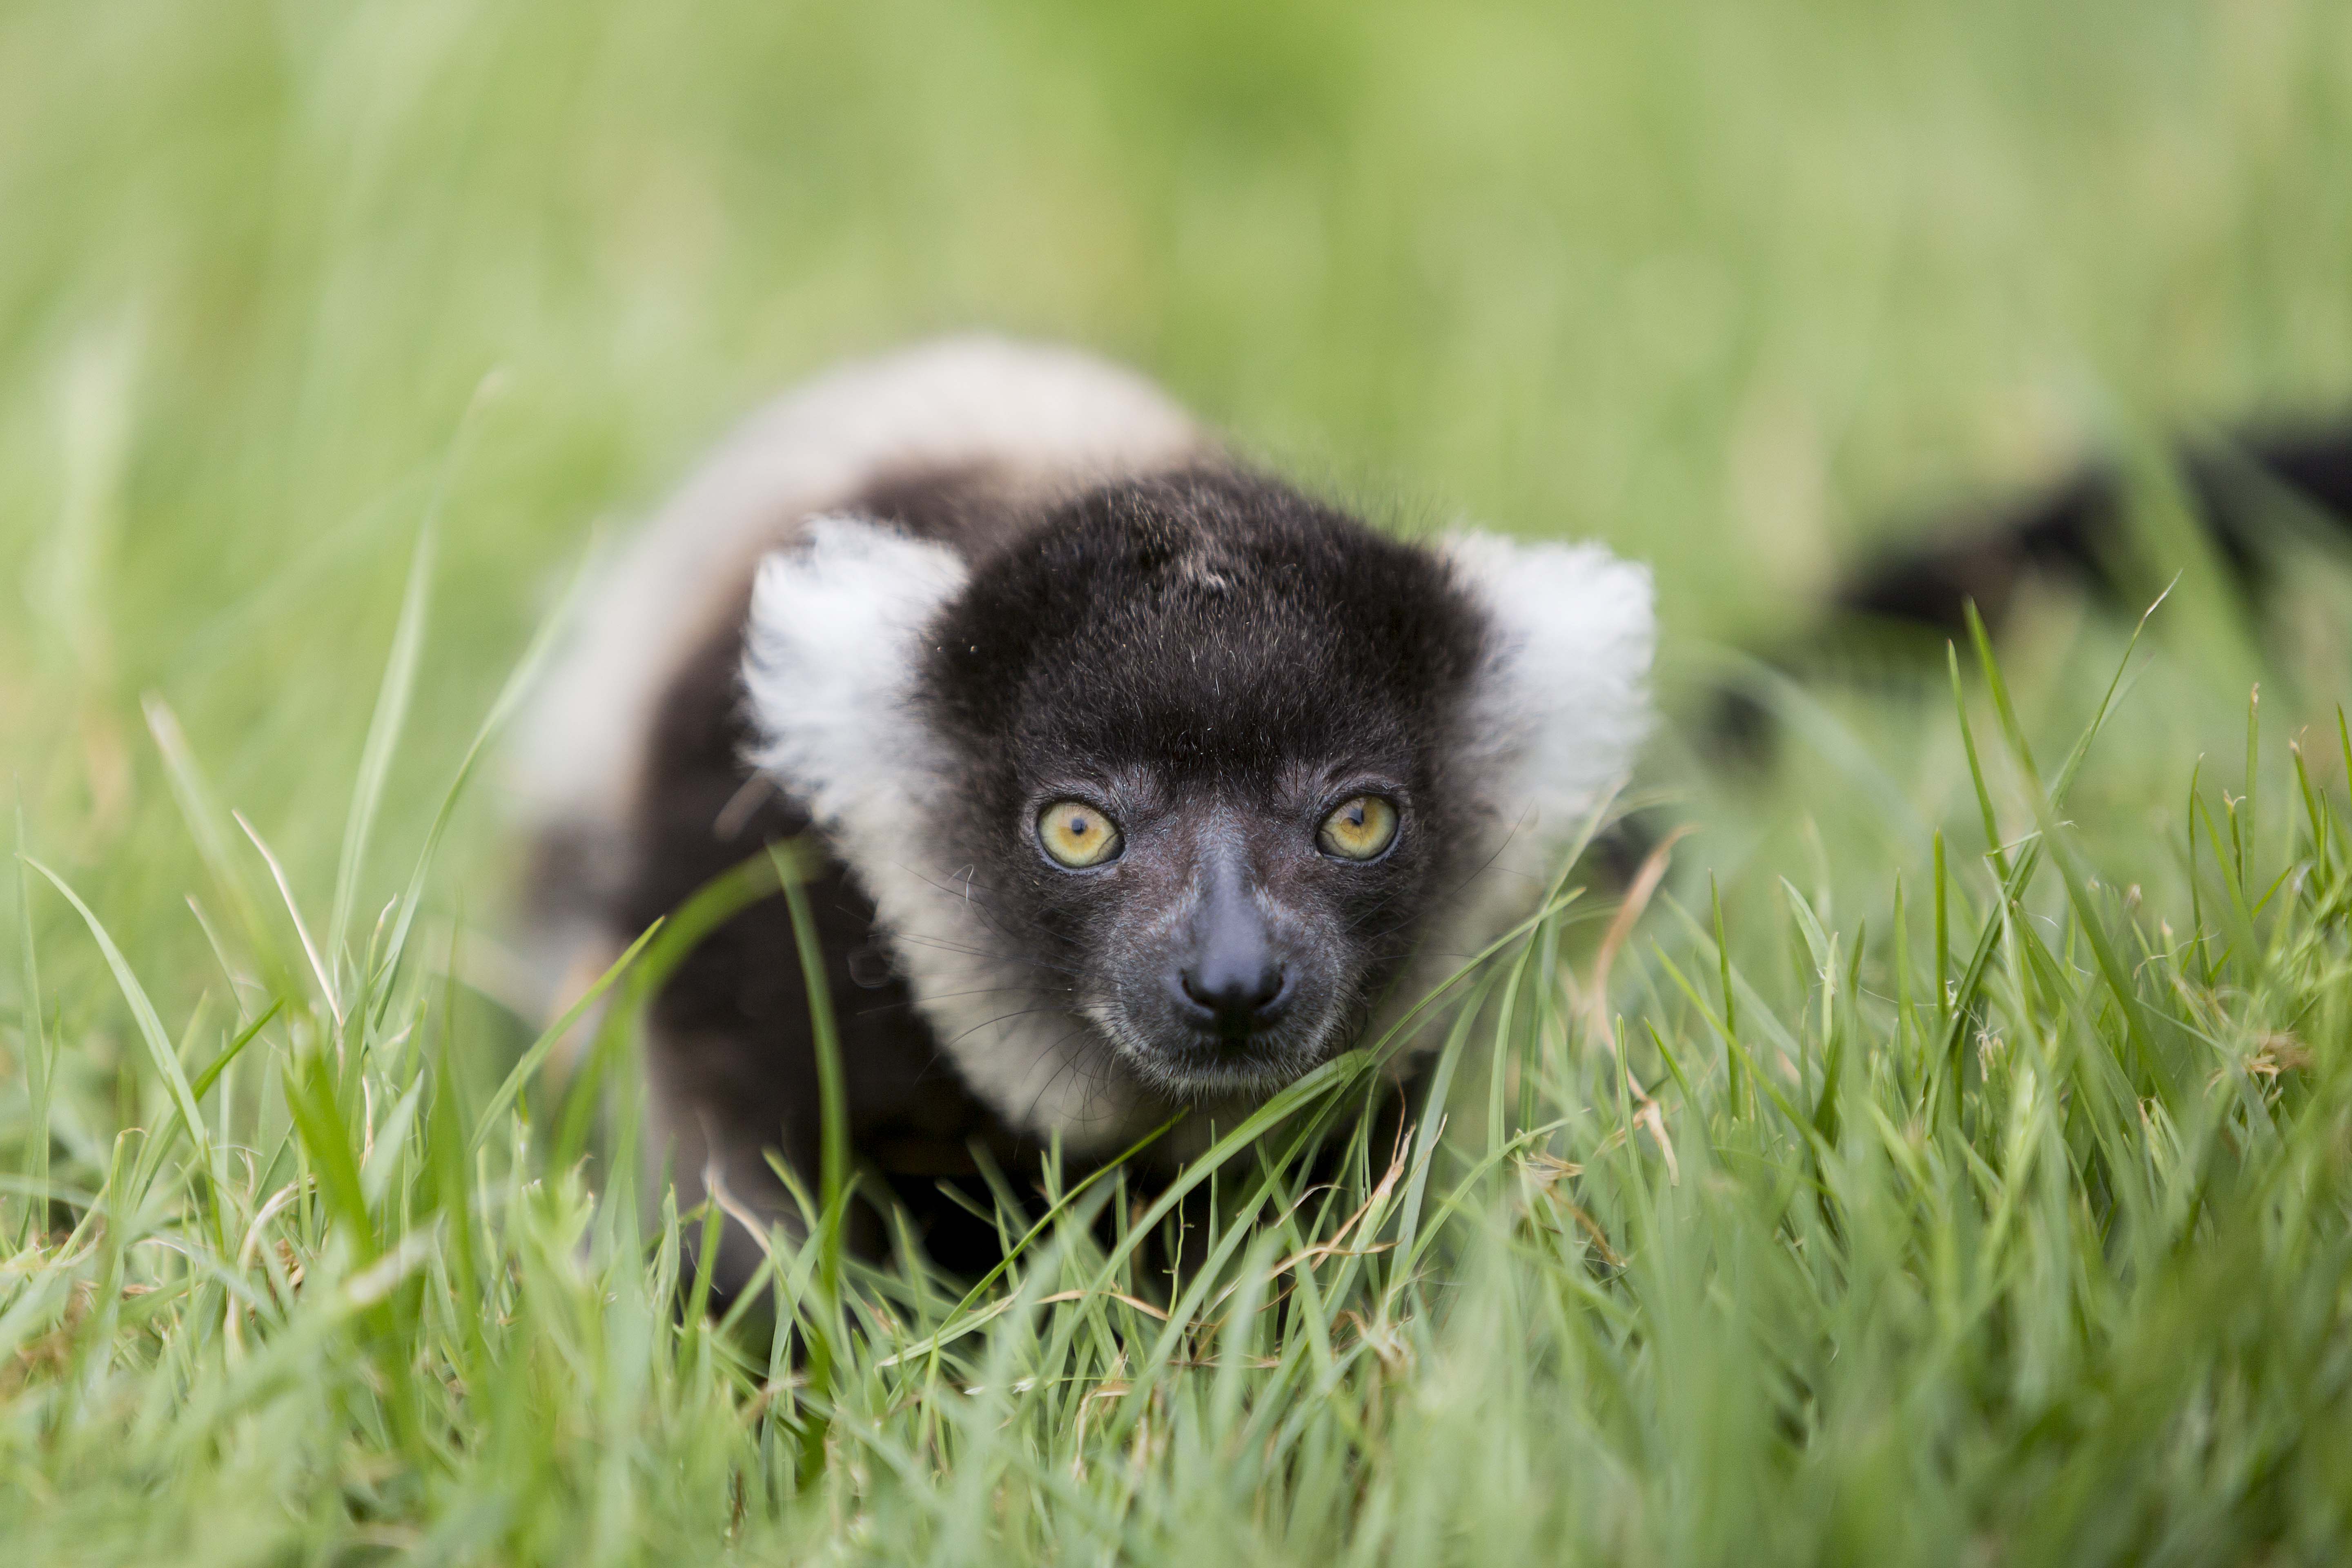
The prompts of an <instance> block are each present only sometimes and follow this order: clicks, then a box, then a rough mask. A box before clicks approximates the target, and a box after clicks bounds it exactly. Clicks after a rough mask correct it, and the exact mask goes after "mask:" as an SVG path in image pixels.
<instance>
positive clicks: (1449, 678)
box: [747, 469, 1650, 1128]
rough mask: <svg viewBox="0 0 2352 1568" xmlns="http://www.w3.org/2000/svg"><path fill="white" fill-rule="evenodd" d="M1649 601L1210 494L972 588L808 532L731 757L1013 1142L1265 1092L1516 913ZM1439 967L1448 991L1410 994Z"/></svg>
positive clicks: (1108, 516) (1301, 503) (907, 545)
mask: <svg viewBox="0 0 2352 1568" xmlns="http://www.w3.org/2000/svg"><path fill="white" fill-rule="evenodd" d="M1649 644H1650V613H1649V594H1648V580H1647V577H1646V574H1643V573H1642V572H1641V571H1640V570H1639V569H1638V568H1634V567H1630V566H1627V565H1625V564H1623V563H1619V562H1617V561H1614V560H1613V559H1612V558H1610V557H1609V556H1607V555H1606V554H1605V553H1604V552H1600V551H1597V550H1592V549H1589V548H1588V549H1581V550H1570V549H1567V548H1564V547H1561V546H1556V545H1555V546H1531V547H1520V546H1513V545H1509V544H1506V543H1503V542H1498V541H1494V540H1487V539H1468V540H1456V541H1454V542H1450V543H1449V544H1448V546H1447V547H1445V548H1444V550H1442V551H1433V550H1430V549H1425V548H1422V547H1419V546H1416V545H1412V544H1408V543H1404V542H1399V541H1397V540H1394V539H1391V538H1389V537H1386V536H1384V535H1381V534H1380V533H1377V532H1375V531H1372V530H1370V528H1367V527H1366V526H1364V525H1363V524H1362V523H1360V522H1358V521H1355V520H1353V519H1351V518H1349V517H1347V516H1345V515H1343V514H1341V513H1339V512H1338V511H1335V510H1331V509H1329V508H1328V507H1325V506H1322V505H1320V504H1318V503H1317V502H1314V501H1312V500H1307V499H1306V498H1304V497H1302V496H1300V495H1298V494H1297V493H1296V492H1294V491H1292V490H1290V489H1286V488H1284V487H1282V486H1279V485H1277V484H1275V483H1272V482H1270V481H1267V480H1265V479H1258V478H1255V477H1254V476H1248V475H1244V474H1237V473H1234V472H1233V471H1230V470H1223V469H1213V470H1203V471H1199V472H1187V473H1179V474H1173V475H1167V476H1161V477H1159V478H1154V479H1146V480H1139V481H1130V482H1124V483H1120V484H1117V485H1113V486H1109V487H1107V488H1104V489H1098V490H1096V491H1094V492H1092V493H1090V494H1087V495H1085V496H1082V497H1080V498H1079V499H1077V500H1075V501H1072V502H1070V503H1069V504H1067V505H1066V506H1063V507H1061V508H1059V509H1058V510H1054V511H1052V512H1051V513H1050V514H1049V515H1047V516H1046V517H1045V518H1044V519H1043V520H1042V521H1040V522H1039V523H1037V524H1036V525H1035V526H1034V528H1032V529H1030V530H1029V531H1025V532H1024V533H1022V534H1020V535H1019V536H1017V537H1015V538H1014V539H1013V540H1012V541H1011V542H1008V543H1006V544H1004V545H1003V546H1001V547H999V548H996V549H994V550H993V551H992V552H989V553H987V554H986V555H985V556H984V557H983V558H982V560H980V561H979V562H978V563H976V564H974V565H971V566H970V567H967V566H966V565H965V563H963V562H962V561H961V559H960V558H959V557H957V556H956V555H954V554H953V553H951V552H949V551H947V550H946V549H944V548H943V547H941V546H940V545H938V544H935V543H929V542H923V541H919V540H917V539H914V538H911V537H909V536H908V535H906V534H904V533H901V532H898V531H896V530H894V529H891V528H889V527H887V526H886V525H880V524H876V523H872V522H866V521H854V520H846V519H843V520H826V521H820V522H818V523H817V524H815V525H814V527H813V529H812V531H811V535H810V539H809V542H808V544H807V545H806V547H805V548H803V549H802V550H800V551H796V552H787V553H785V554H782V555H779V556H777V557H775V558H773V559H772V560H771V561H770V562H769V563H767V565H766V566H765V567H764V568H763V570H762V572H761V578H760V583H759V589H758V594H757V596H756V599H755V603H754V606H753V611H752V623H751V638H750V653H749V658H748V665H747V680H748V685H749V689H750V691H751V700H752V703H753V707H754V716H755V718H756V720H757V721H758V727H759V729H760V731H761V733H762V735H763V736H764V737H765V740H764V743H763V745H762V748H761V752H759V755H758V761H759V762H760V763H761V765H763V766H766V767H768V768H769V769H771V770H772V772H774V773H776V774H777V775H778V776H779V777H780V778H781V780H782V782H783V783H784V784H786V786H787V787H789V788H790V789H791V790H793V793H794V794H795V795H799V796H800V797H801V798H803V800H805V801H807V802H808V803H809V805H810V806H811V807H812V811H813V815H814V816H815V818H816V820H817V821H818V822H819V823H820V824H822V825H823V826H824V827H825V829H826V831H827V832H828V834H829V835H830V837H832V839H833V841H834V843H835V847H836V848H837V849H838V850H839V851H840V852H841V853H842V854H843V856H844V857H845V858H846V860H847V861H848V863H849V864H850V865H851V867H852V868H854V869H855V870H856V872H857V873H858V875H859V876H860V878H861V879H862V880H863V881H864V882H865V883H866V886H867V888H868V889H869V890H870V891H871V892H872V893H873V894H874V896H875V899H876V902H877V908H878V909H879V910H880V914H881V917H882V921H883V923H884V924H885V926H886V927H887V928H888V929H889V930H890V931H892V932H893V933H894V935H895V938H896V942H897V944H898V959H899V962H900V965H901V967H902V968H903V969H904V970H905V971H906V972H907V973H908V975H909V977H910V979H912V981H913V982H914V984H915V989H916V994H917V995H918V997H919V1000H920V1001H921V1002H922V1003H923V1005H925V1007H926V1010H927V1011H928V1012H929V1014H930V1015H931V1016H932V1020H933V1023H934V1025H935V1026H937V1027H938V1028H939V1031H940V1036H941V1040H942V1044H943V1045H944V1046H945V1047H946V1048H947V1049H948V1050H949V1051H950V1053H952V1054H954V1055H955V1056H956V1057H957V1058H958V1060H959V1061H960V1062H961V1064H962V1065H963V1066H964V1068H965V1070H966V1075H967V1077H969V1078H971V1079H974V1081H975V1083H976V1085H977V1086H978V1087H981V1088H982V1089H983V1091H984V1092H986V1091H989V1089H990V1087H991V1085H992V1083H995V1082H997V1081H998V1080H1000V1079H1001V1080H1003V1083H1005V1084H1008V1085H1011V1086H1012V1087H1010V1088H1007V1089H998V1090H997V1091H996V1093H995V1098H996V1099H997V1100H999V1102H1000V1105H1001V1106H1003V1108H1004V1109H1006V1110H1008V1112H1009V1113H1011V1114H1013V1116H1014V1117H1015V1119H1016V1120H1023V1119H1024V1115H1025V1119H1026V1120H1028V1121H1030V1122H1031V1123H1032V1124H1033V1125H1036V1126H1040V1127H1041V1128H1042V1127H1043V1126H1045V1125H1047V1124H1050V1123H1052V1122H1053V1121H1055V1120H1057V1118H1056V1117H1055V1116H1054V1115H1051V1114H1039V1113H1036V1112H1035V1111H1034V1110H1030V1109H1029V1108H1024V1106H1023V1105H1022V1104H1020V1103H1017V1101H1018V1100H1019V1097H1021V1096H1023V1095H1033V1096H1034V1097H1036V1098H1037V1100H1038V1101H1039V1102H1041V1103H1042V1102H1043V1101H1045V1100H1054V1101H1055V1103H1063V1102H1066V1101H1067V1100H1069V1095H1068V1092H1067V1089H1056V1087H1055V1084H1054V1083H1053V1082H1052V1081H1051V1080H1050V1079H1047V1080H1043V1081H1041V1080H1040V1079H1039V1078H1038V1073H1037V1068H1036V1067H1033V1066H1032V1065H1031V1064H1030V1063H1028V1062H1027V1061H1025V1060H1024V1059H1021V1058H1022V1054H1023V1053H1024V1052H1025V1053H1027V1054H1028V1055H1029V1056H1031V1057H1036V1058H1039V1062H1038V1064H1037V1065H1038V1066H1039V1067H1045V1068H1051V1069H1052V1070H1054V1071H1057V1072H1063V1073H1066V1074H1067V1075H1069V1076H1070V1078H1071V1079H1072V1082H1071V1084H1070V1085H1069V1086H1068V1087H1069V1088H1074V1089H1100V1088H1101V1086H1102V1083H1103V1082H1104V1080H1106V1079H1108V1078H1111V1077H1116V1076H1118V1075H1124V1076H1125V1077H1126V1078H1127V1079H1131V1080H1133V1081H1134V1082H1136V1083H1139V1084H1140V1085H1143V1086H1147V1087H1148V1088H1150V1089H1154V1090H1157V1091H1158V1092H1159V1093H1160V1095H1162V1096H1167V1097H1173V1098H1178V1099H1192V1098H1201V1097H1210V1096H1219V1097H1222V1096H1230V1095H1234V1094H1236V1093H1249V1092H1263V1091H1265V1090H1267V1089H1273V1088H1275V1087H1277V1086H1279V1085H1280V1084H1282V1083H1284V1082H1286V1081H1288V1080H1290V1079H1294V1078H1296V1077H1297V1076H1298V1075H1299V1074H1301V1073H1303V1072H1305V1071H1307V1069H1308V1068H1312V1067H1314V1066H1315V1065H1316V1064H1317V1063H1318V1062H1320V1061H1322V1060H1324V1059H1326V1058H1328V1057H1329V1056H1331V1055H1333V1054H1335V1053H1336V1052H1337V1051H1339V1050H1340V1049H1342V1048H1344V1047H1346V1046H1347V1045H1349V1043H1351V1041H1352V1040H1353V1038H1354V1037H1355V1036H1356V1034H1357V1032H1358V1031H1359V1029H1360V1026H1362V1025H1363V1023H1364V1022H1365V1021H1366V1020H1367V1019H1368V1018H1369V1017H1370V1016H1371V1014H1372V1011H1373V1009H1374V1006H1375V1005H1376V1004H1377V1003H1378V1001H1379V1000H1380V998H1381V996H1382V994H1384V993H1385V992H1387V991H1388V990H1390V989H1391V986H1393V985H1394V984H1395V983H1396V982H1397V981H1398V980H1399V977H1400V975H1401V973H1402V972H1403V970H1404V968H1405V966H1406V964H1407V963H1408V961H1409V960H1410V959H1412V956H1413V955H1414V954H1415V952H1422V953H1424V954H1429V953H1431V952H1432V950H1436V956H1437V957H1438V959H1439V960H1440V962H1443V960H1444V959H1445V958H1451V959H1452V960H1453V961H1454V963H1458V962H1460V960H1461V959H1462V958H1465V957H1466V956H1467V955H1468V954H1467V952H1465V951H1464V950H1465V947H1466V946H1467V945H1468V944H1470V943H1474V942H1478V941H1483V940H1485V938H1486V937H1487V936H1489V935H1491V934H1492V931H1491V929H1486V928H1491V927H1492V925H1493V924H1494V916H1495V913H1496V910H1524V907H1525V906H1526V905H1527V904H1528V902H1529V901H1531V900H1532V899H1533V897H1534V895H1535V893H1536V891H1537V890H1538V889H1537V880H1536V879H1538V878H1539V877H1540V875H1541V874H1542V872H1543V871H1544V870H1545V869H1547V866H1546V861H1547V859H1548V858H1549V854H1550V853H1552V852H1553V851H1554V850H1555V849H1556V847H1557V846H1558V844H1559V838H1560V837H1561V834H1562V833H1563V832H1564V831H1565V830H1567V829H1569V828H1571V827H1573V826H1575V823H1576V819H1577V816H1578V814H1579V813H1580V811H1582V810H1584V809H1588V808H1589V807H1590V806H1591V805H1593V804H1594V803H1595V802H1596V801H1597V799H1598V797H1599V795H1600V794H1601V790H1602V789H1603V788H1604V787H1605V784H1606V783H1607V782H1608V780H1609V779H1611V778H1612V776H1614V775H1615V774H1616V773H1618V772H1619V771H1620V770H1621V769H1622V767H1623V766H1624V765H1625V763H1626V762H1627V760H1628V758H1629V755H1630V752H1631V749H1632V747H1633V743H1634V742H1635V741H1636V740H1637V739H1638V735H1639V732H1640V729H1641V724H1642V698H1641V693H1640V685H1641V680H1642V678H1643V673H1644V671H1645V670H1646V668H1647V664H1648V658H1649ZM1440 973H1442V971H1441V972H1440Z"/></svg>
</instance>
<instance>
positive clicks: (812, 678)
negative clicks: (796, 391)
mask: <svg viewBox="0 0 2352 1568" xmlns="http://www.w3.org/2000/svg"><path fill="white" fill-rule="evenodd" d="M965 576H966V572H965V568H964V563H963V561H962V560H961V557H959V556H957V555H956V554H955V552H952V551H950V550H948V549H947V548H945V547H944V546H941V545H938V544H933V543H929V542H925V541H922V540H919V539H913V538H909V537H908V535H906V534H904V533H901V532H899V531H898V530H897V529H894V528H890V527H887V526H884V525H882V524H879V523H876V522H871V521H866V520H865V519H863V518H854V517H820V518H817V519H814V520H813V521H811V522H810V523H809V524H808V527H807V532H806V534H805V536H804V537H803V541H802V542H801V543H800V544H799V545H797V546H795V547H794V548H792V549H789V550H781V551H778V552H776V553H775V554H773V555H771V556H769V557H768V558H767V559H766V560H765V561H763V562H761V563H760V572H759V576H758V578H757V580H756V581H755V583H754V584H753V586H752V590H751V622H750V625H749V626H747V627H746V628H745V633H744V639H743V643H744V651H743V686H744V689H745V691H746V693H747V694H748V696H749V698H750V705H751V721H752V728H753V731H754V734H755V737H756V738H755V740H754V742H753V744H752V748H751V758H750V760H751V762H752V763H755V764H756V765H758V766H759V767H761V768H763V769H766V770H767V771H768V772H769V773H772V774H773V775H774V776H775V777H776V779H777V780H778V781H779V782H780V783H782V784H783V786H784V787H785V789H786V790H787V791H789V792H790V793H791V794H792V795H794V796H796V797H797V798H798V799H799V800H801V801H802V802H803V804H804V805H807V806H808V808H809V812H810V815H811V816H813V817H814V819H815V820H816V822H817V823H818V824H819V825H820V826H823V827H824V828H825V829H826V830H827V831H828V832H829V833H832V834H834V835H835V836H836V837H837V838H839V839H841V840H843V841H844V847H846V848H850V849H851V850H852V852H853V854H855V852H856V849H857V848H858V847H871V848H872V849H874V850H875V851H876V852H877V853H880V854H882V855H884V856H894V855H896V856H902V855H904V854H905V853H907V846H908V845H909V844H911V843H914V842H916V841H917V837H915V836H914V835H913V829H912V824H911V822H910V819H909V813H911V812H912V811H914V810H915V809H916V808H917V807H918V806H919V805H920V803H921V801H922V798H923V795H924V794H925V792H926V791H927V790H928V788H929V786H930V784H932V783H933V782H934V781H935V780H936V779H937V778H938V776H939V774H940V771H941V766H942V764H941V762H940V754H939V743H938V742H937V741H936V740H935V739H934V738H933V737H932V736H931V734H930V733H929V731H928V730H927V729H926V727H925V726H924V724H923V722H922V721H921V719H920V718H919V716H918V715H917V713H916V712H915V710H914V707H913V701H912V699H913V695H914V683H915V677H916V671H917V668H918V661H919V658H920V656H921V652H922V647H923V644H922V630H923V627H924V626H926V625H927V624H928V623H929V621H930V619H931V618H932V616H935V615H937V614H938V613H939V610H940V606H941V605H944V604H945V603H946V602H947V601H948V600H949V599H950V598H952V597H953V596H954V595H955V594H956V593H957V592H958V591H959V590H960V589H961V588H962V586H963V584H964V579H965Z"/></svg>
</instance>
